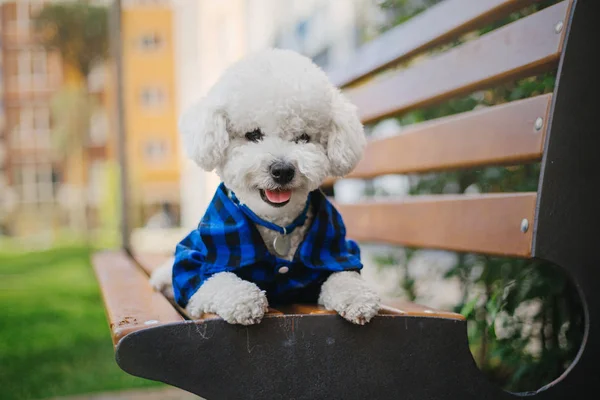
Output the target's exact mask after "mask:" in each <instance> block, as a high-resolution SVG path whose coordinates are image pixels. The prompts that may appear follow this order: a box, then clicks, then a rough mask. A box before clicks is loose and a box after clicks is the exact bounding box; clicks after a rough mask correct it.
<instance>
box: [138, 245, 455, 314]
mask: <svg viewBox="0 0 600 400" xmlns="http://www.w3.org/2000/svg"><path fill="white" fill-rule="evenodd" d="M135 258H136V260H137V261H138V262H139V263H140V265H141V266H142V268H143V269H144V270H146V271H147V272H148V273H152V271H153V270H155V269H156V268H157V267H158V266H160V265H162V264H163V263H164V262H165V261H166V260H167V257H166V256H164V255H160V254H147V253H144V254H136V255H135ZM384 304H385V306H384V307H383V308H382V310H381V311H380V312H379V315H392V316H409V317H437V318H448V319H455V320H464V317H463V316H462V315H461V314H457V313H453V312H450V311H444V310H437V309H433V308H431V307H427V306H423V305H420V304H415V303H410V302H407V301H400V300H397V299H389V300H385V301H384ZM332 314H335V312H334V311H328V310H326V309H325V308H324V307H322V306H319V305H316V304H290V305H286V306H281V307H278V308H277V309H274V308H270V309H269V313H268V314H267V317H269V318H270V317H283V316H289V315H332ZM209 319H219V317H218V316H216V315H214V314H210V315H208V314H207V315H205V316H204V318H202V320H209Z"/></svg>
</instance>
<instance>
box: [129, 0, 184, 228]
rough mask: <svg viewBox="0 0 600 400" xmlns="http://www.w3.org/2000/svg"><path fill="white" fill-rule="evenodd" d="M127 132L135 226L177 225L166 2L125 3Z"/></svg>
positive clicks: (172, 87)
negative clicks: (158, 222)
mask: <svg viewBox="0 0 600 400" xmlns="http://www.w3.org/2000/svg"><path fill="white" fill-rule="evenodd" d="M123 4H124V10H123V16H122V24H123V29H122V35H123V42H122V46H123V47H122V48H123V64H124V76H123V80H124V88H123V90H124V98H125V123H126V126H125V132H126V135H127V157H128V162H129V168H130V182H131V188H130V190H131V196H132V208H131V209H132V210H133V211H134V225H135V226H143V225H146V224H147V223H150V224H151V225H153V226H156V225H157V221H160V224H158V225H160V226H170V225H174V224H178V223H179V203H180V194H179V179H180V157H179V148H178V146H179V141H178V136H177V132H176V125H177V115H176V112H177V87H176V84H175V68H176V67H175V43H174V39H173V33H174V29H175V27H174V21H173V10H172V8H171V2H170V1H166V0H165V1H161V0H128V1H124V2H123Z"/></svg>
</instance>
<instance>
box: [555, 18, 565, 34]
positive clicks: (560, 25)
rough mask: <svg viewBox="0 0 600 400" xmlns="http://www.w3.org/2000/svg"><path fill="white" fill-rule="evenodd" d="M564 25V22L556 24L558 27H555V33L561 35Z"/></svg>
mask: <svg viewBox="0 0 600 400" xmlns="http://www.w3.org/2000/svg"><path fill="white" fill-rule="evenodd" d="M563 25H564V24H563V22H562V21H558V22H557V23H556V25H555V26H554V32H556V33H560V32H561V31H562V28H563Z"/></svg>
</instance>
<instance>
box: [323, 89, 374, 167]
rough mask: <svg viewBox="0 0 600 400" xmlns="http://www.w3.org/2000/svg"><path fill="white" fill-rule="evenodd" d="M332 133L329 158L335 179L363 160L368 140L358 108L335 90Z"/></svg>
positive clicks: (328, 149) (330, 134)
mask: <svg viewBox="0 0 600 400" xmlns="http://www.w3.org/2000/svg"><path fill="white" fill-rule="evenodd" d="M331 109H332V120H331V131H330V133H329V138H328V142H327V157H328V158H329V164H330V171H329V173H330V174H331V175H332V176H334V177H339V176H344V175H346V174H348V173H349V172H350V171H352V170H353V169H354V167H355V166H356V164H357V163H358V161H359V160H360V159H361V157H362V155H363V152H364V149H365V146H366V144H367V140H366V138H365V132H364V129H363V125H362V124H361V122H360V119H359V118H358V113H357V112H356V106H354V104H352V103H350V102H349V101H348V100H347V99H346V98H345V97H344V96H343V95H342V93H340V91H339V90H338V89H337V88H335V89H334V93H333V99H332V108H331Z"/></svg>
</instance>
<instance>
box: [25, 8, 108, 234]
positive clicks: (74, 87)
mask: <svg viewBox="0 0 600 400" xmlns="http://www.w3.org/2000/svg"><path fill="white" fill-rule="evenodd" d="M34 26H35V30H36V33H37V37H38V41H39V42H40V44H41V45H42V46H43V47H44V48H46V50H48V51H57V52H58V53H59V54H60V56H61V59H62V63H63V72H64V84H63V87H61V89H60V90H58V91H57V92H56V93H54V95H53V97H52V104H51V109H52V121H53V127H52V135H51V136H52V138H53V142H54V143H53V145H54V148H55V150H56V151H57V156H58V157H60V158H61V159H62V160H63V161H66V162H68V160H70V159H77V160H78V164H79V165H80V166H81V168H78V169H77V170H74V169H71V170H70V171H68V172H67V173H68V174H72V175H75V174H77V175H78V178H77V179H76V180H77V181H78V186H79V189H80V190H79V193H80V197H81V202H80V206H79V207H77V208H76V209H74V210H73V215H74V218H75V219H74V221H76V222H75V225H76V226H77V229H78V230H80V231H82V232H85V234H86V235H89V229H88V228H89V226H90V222H89V220H88V219H89V216H88V212H87V205H88V204H89V201H88V199H87V191H86V189H85V185H86V183H87V179H88V177H87V171H86V169H87V164H88V163H87V155H86V148H87V145H88V144H89V133H90V119H91V117H92V115H93V113H94V110H95V109H96V108H97V107H98V106H99V105H100V101H99V99H98V97H99V95H98V94H97V93H90V92H89V90H88V81H87V80H88V78H89V75H90V72H91V71H92V69H93V68H94V67H95V66H100V65H101V64H102V62H103V61H105V60H106V58H107V57H108V54H109V35H108V32H109V24H108V8H107V7H103V6H96V5H93V4H90V2H89V1H87V0H82V1H73V2H60V3H48V4H45V5H44V7H43V8H42V9H41V11H40V12H39V13H38V14H37V15H36V16H35V17H34ZM69 181H71V182H73V177H70V179H69Z"/></svg>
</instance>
